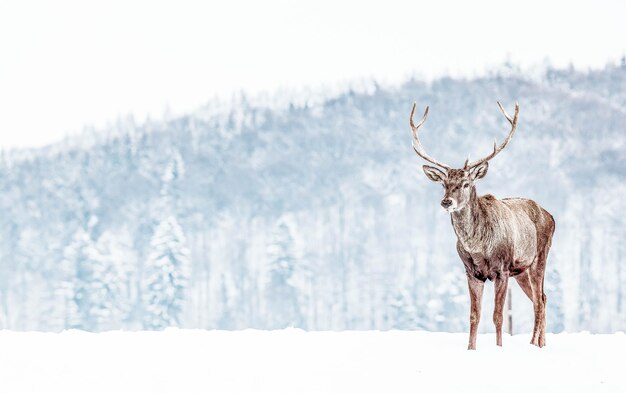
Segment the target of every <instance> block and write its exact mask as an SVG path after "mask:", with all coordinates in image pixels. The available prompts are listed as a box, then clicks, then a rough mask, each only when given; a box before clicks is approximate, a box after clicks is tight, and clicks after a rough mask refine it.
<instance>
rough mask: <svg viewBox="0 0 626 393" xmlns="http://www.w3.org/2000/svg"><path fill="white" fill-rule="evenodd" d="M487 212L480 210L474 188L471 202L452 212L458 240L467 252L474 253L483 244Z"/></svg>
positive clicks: (471, 193)
mask: <svg viewBox="0 0 626 393" xmlns="http://www.w3.org/2000/svg"><path fill="white" fill-rule="evenodd" d="M484 214H485V212H484V211H483V210H482V209H481V208H480V205H479V202H478V197H477V196H476V188H474V187H472V190H471V192H470V200H469V202H468V203H467V204H466V205H465V206H464V207H463V209H460V210H457V211H455V212H452V214H451V219H452V226H453V227H454V232H455V233H456V236H457V238H458V239H459V241H460V242H461V244H462V245H463V247H464V248H465V250H467V251H472V250H474V249H475V248H476V246H477V245H479V244H480V243H481V240H482V235H483V233H484V231H483V225H482V224H483V223H484V222H485V218H486V217H484Z"/></svg>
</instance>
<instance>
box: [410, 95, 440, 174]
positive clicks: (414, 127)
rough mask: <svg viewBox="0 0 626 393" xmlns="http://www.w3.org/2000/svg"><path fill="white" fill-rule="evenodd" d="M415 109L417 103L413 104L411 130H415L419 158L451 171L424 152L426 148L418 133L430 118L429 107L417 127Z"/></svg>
mask: <svg viewBox="0 0 626 393" xmlns="http://www.w3.org/2000/svg"><path fill="white" fill-rule="evenodd" d="M415 107H416V103H413V109H412V110H411V117H410V124H411V130H413V150H415V152H416V153H417V155H418V156H420V157H422V158H423V159H425V160H426V161H428V162H431V163H433V164H435V165H439V166H440V167H442V168H445V169H450V167H449V166H448V165H446V164H442V163H441V162H439V161H437V160H435V159H434V158H431V157H430V156H429V155H428V154H426V152H425V151H424V148H423V147H422V143H421V142H420V138H419V136H418V135H417V133H418V130H419V128H420V127H421V126H422V124H424V122H425V121H426V117H427V116H428V107H426V111H425V112H424V116H422V120H420V122H419V123H417V125H415V124H414V123H413V115H414V114H415Z"/></svg>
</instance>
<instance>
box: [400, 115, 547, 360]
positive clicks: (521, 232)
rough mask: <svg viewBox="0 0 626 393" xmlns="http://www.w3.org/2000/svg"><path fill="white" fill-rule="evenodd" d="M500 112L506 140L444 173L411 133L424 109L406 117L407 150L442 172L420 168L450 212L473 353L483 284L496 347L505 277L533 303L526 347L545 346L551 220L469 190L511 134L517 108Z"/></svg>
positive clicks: (519, 203)
mask: <svg viewBox="0 0 626 393" xmlns="http://www.w3.org/2000/svg"><path fill="white" fill-rule="evenodd" d="M498 105H499V103H498ZM500 109H501V110H502V112H503V113H504V115H505V117H506V118H507V120H508V121H509V123H510V124H511V131H510V132H509V136H508V137H507V139H506V140H505V141H504V142H503V143H502V144H501V145H500V146H496V145H495V144H494V147H493V153H491V154H490V155H488V156H487V157H485V158H483V159H481V160H478V161H476V162H473V163H471V164H470V163H469V162H468V161H466V162H465V165H464V167H463V168H462V169H453V168H450V167H449V166H447V165H445V164H442V163H440V162H438V161H436V160H435V159H433V158H431V157H430V156H428V155H427V154H426V152H425V151H424V149H423V148H422V145H421V143H420V141H419V137H418V133H417V131H418V129H419V127H420V126H421V125H422V124H423V123H424V121H425V120H426V116H427V115H428V108H426V112H425V113H424V116H423V118H422V121H420V123H419V124H418V125H417V126H415V125H414V124H413V113H414V111H415V105H413V111H412V112H411V128H412V129H413V142H414V144H413V149H414V150H415V152H416V153H417V154H418V155H419V156H420V157H422V158H424V159H425V160H427V161H430V162H432V163H433V164H436V165H438V166H440V167H442V168H444V169H445V171H446V172H443V171H442V170H440V169H439V168H435V167H431V166H428V165H424V172H425V173H426V176H427V177H428V178H429V179H430V180H432V181H435V182H439V183H441V184H442V185H443V187H444V190H445V194H444V197H443V200H442V201H441V205H442V207H443V208H444V210H446V211H447V212H449V213H450V217H451V220H452V227H453V228H454V232H455V233H456V236H457V239H458V241H457V251H458V253H459V256H460V257H461V260H462V261H463V264H464V266H465V272H466V274H467V281H468V287H469V292H470V302H471V309H470V339H469V346H468V349H475V348H476V333H477V330H478V323H479V321H480V309H481V301H482V294H483V287H484V283H485V281H486V280H490V281H493V282H494V286H495V307H494V312H493V322H494V324H495V325H496V343H497V344H498V345H502V322H503V315H502V314H503V311H504V301H505V298H506V291H507V286H508V281H509V277H515V279H516V280H517V282H518V283H519V285H520V287H521V288H522V290H523V291H524V293H525V294H526V295H527V296H528V297H529V298H530V300H531V301H532V302H533V306H534V311H535V327H534V329H533V337H532V340H531V343H532V344H534V345H537V346H539V347H543V346H544V345H545V325H546V312H545V310H546V301H547V298H546V295H545V293H544V288H543V286H544V282H543V281H544V273H545V268H546V259H547V256H548V251H549V250H550V245H551V243H552V235H553V234H554V229H555V223H554V218H553V217H552V216H551V215H550V213H548V212H547V211H546V210H544V209H543V208H542V207H541V206H539V205H538V204H537V203H536V202H535V201H532V200H530V199H522V198H506V199H502V200H498V199H496V198H495V197H493V196H492V195H484V196H482V197H478V196H477V195H476V186H475V185H474V181H475V180H478V179H481V178H483V177H484V176H485V175H486V174H487V169H488V167H489V165H488V161H489V160H490V159H491V158H493V157H495V156H496V155H497V154H498V153H499V152H500V151H502V149H504V147H506V145H507V144H508V143H509V141H510V140H511V138H512V137H513V134H514V133H515V128H516V125H517V115H518V112H519V106H517V105H516V106H515V117H514V118H511V117H509V116H508V115H507V114H506V112H505V111H504V109H503V108H502V106H500Z"/></svg>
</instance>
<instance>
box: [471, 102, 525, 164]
mask: <svg viewBox="0 0 626 393" xmlns="http://www.w3.org/2000/svg"><path fill="white" fill-rule="evenodd" d="M498 106H499V107H500V110H501V111H502V114H503V115H504V117H506V119H507V120H508V121H509V123H511V131H510V132H509V135H508V136H507V137H506V139H505V140H504V142H502V144H501V145H500V146H496V142H495V141H494V142H493V152H492V153H491V154H489V155H488V156H487V157H485V158H482V159H480V160H478V161H474V162H472V163H468V161H469V160H466V161H465V167H464V168H463V169H465V170H468V169H472V168H474V167H475V166H478V165H480V164H482V163H483V162H486V161H489V160H491V159H492V158H494V157H495V156H496V155H497V154H498V153H500V152H501V151H502V150H503V149H504V148H505V147H506V145H508V144H509V142H510V141H511V138H513V134H515V129H516V128H517V114H518V113H519V104H518V103H517V102H516V103H515V116H513V118H512V119H511V116H509V115H508V114H507V113H506V111H505V110H504V108H503V107H502V105H501V104H500V101H498Z"/></svg>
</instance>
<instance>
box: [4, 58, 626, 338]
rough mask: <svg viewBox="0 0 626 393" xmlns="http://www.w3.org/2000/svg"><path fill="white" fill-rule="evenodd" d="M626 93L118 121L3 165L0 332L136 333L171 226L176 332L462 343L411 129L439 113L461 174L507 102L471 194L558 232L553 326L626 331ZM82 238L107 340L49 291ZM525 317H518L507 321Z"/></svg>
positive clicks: (432, 89)
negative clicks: (405, 337) (353, 335)
mask: <svg viewBox="0 0 626 393" xmlns="http://www.w3.org/2000/svg"><path fill="white" fill-rule="evenodd" d="M625 91H626V68H624V67H621V66H607V67H606V68H605V69H604V70H601V71H593V72H578V71H575V70H548V71H546V75H545V79H544V80H540V81H538V80H532V79H530V78H523V77H518V76H515V75H510V74H504V75H498V74H494V75H492V76H488V77H484V78H479V79H474V80H457V79H452V78H442V79H439V80H436V81H433V82H432V83H423V82H419V81H409V82H407V83H406V84H404V85H402V86H401V87H398V88H389V89H383V88H376V89H374V90H373V91H370V92H367V93H357V92H351V91H348V92H346V93H344V94H341V95H339V96H338V97H336V98H332V99H329V100H327V101H325V102H323V103H318V104H315V105H312V106H310V107H309V106H306V105H304V106H292V107H289V108H287V109H284V110H272V109H269V108H263V107H257V106H254V105H251V104H250V103H249V102H247V100H246V99H245V97H243V98H241V102H240V103H238V104H237V105H233V110H232V111H231V113H229V114H223V113H222V114H218V115H214V116H212V117H211V116H208V117H207V116H206V115H204V114H203V113H200V112H201V111H199V113H198V114H196V115H194V114H192V115H189V116H185V117H181V118H177V119H173V120H171V121H167V122H150V123H146V124H144V125H133V124H132V123H131V124H123V125H120V127H121V128H122V127H123V128H126V130H125V131H122V132H120V131H119V130H118V131H117V132H116V133H115V136H113V137H106V136H105V137H102V139H100V140H98V139H97V138H96V141H95V142H94V141H93V140H91V139H90V140H89V143H88V146H89V147H88V148H82V147H81V146H80V145H79V146H76V147H72V148H67V149H64V148H63V147H62V146H58V145H57V146H53V147H50V148H47V149H45V148H44V149H41V150H39V151H32V152H30V153H29V154H26V156H27V157H28V158H20V159H16V158H14V157H12V156H11V153H10V152H9V153H5V154H4V157H3V164H2V167H1V168H0V189H1V190H2V195H3V198H1V199H0V204H1V206H2V209H3V212H4V214H3V215H2V216H1V217H0V223H1V228H3V229H2V232H1V233H0V262H1V265H0V266H1V267H2V272H1V274H0V276H2V279H1V281H0V298H1V302H2V306H1V309H0V326H1V327H3V328H11V329H43V330H57V329H60V328H63V327H83V328H84V327H86V326H89V327H90V328H92V329H94V330H100V329H107V328H119V327H126V328H139V327H142V326H143V325H142V324H141V321H142V318H143V314H144V313H145V309H146V305H145V304H142V300H141V299H142V296H141V292H142V291H143V289H142V284H141V281H142V276H144V275H145V273H144V271H145V270H146V269H148V268H149V267H150V266H148V261H149V258H148V256H149V251H150V243H151V239H152V240H154V238H155V234H154V232H155V228H157V227H158V225H159V223H160V222H162V220H163V217H162V215H163V212H164V211H169V210H171V211H172V213H173V215H174V216H175V217H176V219H177V220H178V222H179V223H180V226H181V227H182V230H183V232H184V234H185V238H186V240H185V241H186V242H187V244H186V247H188V248H189V250H190V254H189V255H190V258H189V261H188V263H189V265H190V268H191V275H190V277H189V282H188V285H187V286H186V287H185V288H184V290H185V291H186V294H187V295H186V296H187V297H186V299H187V300H186V303H185V304H184V307H183V310H182V312H181V319H180V321H181V322H180V325H182V326H186V327H199V328H215V327H218V328H245V327H259V328H272V327H281V326H286V325H290V324H291V325H295V326H297V327H303V328H307V329H344V328H349V329H371V328H375V329H386V328H402V329H408V328H426V329H437V330H452V331H454V330H461V329H464V327H465V324H466V314H467V296H466V294H465V291H466V289H465V287H466V284H465V283H464V281H463V280H464V278H463V271H462V265H461V262H460V261H459V259H458V256H456V252H455V248H454V242H455V238H454V234H453V231H452V228H451V227H450V224H449V220H448V219H447V218H446V217H445V215H444V214H443V213H442V212H441V211H440V209H439V206H438V203H439V199H440V197H441V195H440V194H441V190H440V187H439V186H437V185H434V184H432V183H430V182H428V181H427V180H426V179H425V177H424V176H423V174H422V172H421V168H420V166H421V165H422V164H423V162H422V161H421V160H420V159H419V158H418V157H417V156H415V154H414V153H413V151H412V149H411V147H410V143H411V142H410V140H411V139H410V131H409V127H408V115H409V112H410V109H411V105H412V103H413V102H414V101H415V102H417V104H418V111H417V112H418V116H421V113H422V111H423V109H424V107H425V106H426V105H430V115H429V119H428V120H427V122H426V124H425V125H424V127H423V131H422V135H423V136H422V141H423V144H424V146H425V148H426V149H427V151H428V152H429V153H430V154H431V155H433V156H435V157H437V158H438V159H440V160H442V161H444V162H447V163H449V164H450V165H453V166H460V165H462V162H463V161H464V160H465V157H466V156H467V154H468V153H471V156H472V157H474V158H477V157H478V156H481V155H486V154H488V152H489V149H490V148H491V146H492V145H493V137H497V139H498V141H500V140H502V138H504V137H505V136H506V133H507V132H508V124H507V123H506V121H505V120H504V118H503V117H502V115H501V114H500V112H499V110H498V107H497V105H496V103H495V101H496V100H500V101H501V102H502V103H503V105H504V106H505V108H506V109H507V111H509V113H512V112H513V105H514V102H515V101H519V102H520V121H519V128H518V131H517V133H516V135H515V137H514V139H513V141H512V142H511V144H510V145H509V147H507V150H506V151H505V152H503V153H502V154H501V155H500V156H499V157H498V158H497V159H494V160H493V162H492V163H491V166H490V169H489V174H488V176H487V177H486V179H485V180H484V181H483V182H482V183H481V184H479V185H478V190H479V193H492V194H494V195H496V196H497V197H506V196H524V197H529V198H533V199H535V200H537V201H538V202H539V203H540V204H541V205H542V206H544V207H545V208H546V209H547V210H548V211H550V212H551V213H552V214H553V215H554V216H555V218H556V220H557V234H556V237H555V243H554V246H553V251H552V253H551V257H550V260H549V264H550V266H551V267H553V269H552V270H551V275H552V276H551V277H552V281H553V282H554V283H553V284H554V285H552V286H551V287H550V291H549V293H548V298H549V299H550V302H549V304H550V305H551V307H552V309H551V310H550V316H549V318H551V319H550V320H549V329H552V330H559V329H563V328H565V329H567V330H580V329H587V330H592V331H615V330H623V329H624V328H625V327H626V318H625V317H624V315H626V313H625V312H624V311H625V310H624V308H625V307H626V305H625V302H626V294H625V293H624V291H623V290H622V289H621V288H623V287H624V285H625V284H626V272H625V271H624V270H625V269H623V268H622V267H621V264H620V262H621V259H622V257H623V256H624V255H625V250H624V246H623V245H622V244H621V241H622V240H623V239H624V235H625V234H626V225H625V224H626V222H625V221H626V220H625V219H624V218H623V217H622V216H621V215H620V214H619V213H618V212H621V211H624V208H625V207H626V202H624V201H623V199H622V195H624V191H626V182H624V179H625V177H626V171H625V170H624V168H626V158H625V157H626V154H625V153H626V134H625V133H624V128H623V127H624V126H623V125H624V124H626V111H625V109H626V94H625V93H624V92H625ZM99 138H100V137H99ZM86 139H89V138H86ZM22 156H24V154H23V155H22ZM173 163H174V164H173ZM173 167H176V168H178V169H177V170H176V171H175V172H177V174H176V175H175V176H174V175H172V176H170V175H171V174H172V172H171V171H173V169H172V168H173ZM178 172H180V173H178ZM168 173H169V174H168ZM164 190H165V191H164ZM77 231H85V232H86V233H87V234H88V237H89V238H90V239H91V241H93V243H94V245H93V247H94V250H97V253H99V255H100V254H101V255H102V256H103V258H104V259H105V260H107V261H108V262H106V263H109V264H110V265H111V266H113V267H115V269H114V270H115V272H116V275H114V277H113V278H114V280H115V281H116V282H120V283H122V285H121V287H123V288H124V289H119V291H121V292H120V293H118V294H117V295H116V296H115V298H116V302H118V303H120V304H119V305H118V306H119V307H118V309H119V310H118V311H119V312H115V313H114V312H112V313H111V318H109V322H108V323H107V324H106V325H101V326H95V327H91V326H93V325H88V324H87V323H86V322H87V321H78V322H76V323H75V324H74V325H68V324H67V321H66V320H65V319H64V318H63V316H64V315H65V314H66V313H67V311H66V308H65V306H63V307H60V306H59V304H60V303H63V302H64V304H66V305H67V304H68V303H70V304H71V302H73V301H75V296H74V295H72V294H71V291H70V292H68V293H69V294H67V293H66V294H65V295H63V296H65V297H64V298H63V299H64V301H63V302H59V301H58V299H57V300H54V301H53V299H55V298H54V297H52V296H51V295H50V294H52V293H58V292H59V290H58V288H59V287H60V286H61V287H63V288H66V287H68V286H67V285H65V284H63V283H71V282H72V281H73V280H74V279H76V277H74V276H73V273H72V272H73V270H72V266H73V262H72V261H69V266H70V268H69V271H67V272H65V273H64V275H59V269H60V267H59V266H61V265H62V263H61V262H62V261H66V262H68V257H67V255H68V253H67V250H68V247H70V248H71V247H72V244H73V243H72V242H73V240H72V239H75V237H76V233H77ZM85 247H86V246H85ZM90 247H91V246H90ZM181 255H185V253H184V252H183V253H181ZM66 270H67V269H66ZM103 280H105V281H106V279H103ZM548 280H551V278H548ZM269 283H271V285H269ZM64 285H65V286H64ZM103 285H104V284H103ZM277 287H278V289H277ZM281 288H282V289H281ZM59 296H61V295H59ZM516 296H517V295H516ZM522 296H523V295H522ZM486 297H487V295H486ZM144 298H145V296H144ZM285 299H287V300H285ZM514 299H519V300H520V303H521V302H522V301H524V302H525V301H526V299H523V300H522V298H521V296H517V297H514ZM601 300H602V301H601ZM107 304H109V303H107ZM486 304H489V303H486ZM516 305H517V304H516ZM116 307H117V306H116ZM484 308H485V309H487V310H488V309H489V308H490V306H485V307H484ZM615 315H618V316H619V317H617V318H616V317H615ZM270 316H272V317H271V318H270ZM531 318H532V316H531V315H530V314H528V315H527V313H525V312H524V311H523V307H522V305H520V308H518V307H516V321H518V324H520V325H522V326H525V325H528V324H529V323H530V322H529V321H530V320H531ZM490 319H491V318H485V319H483V321H484V322H483V327H484V328H488V326H489V325H490V323H489V321H490Z"/></svg>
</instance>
